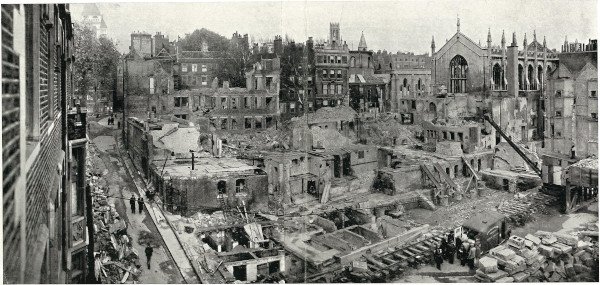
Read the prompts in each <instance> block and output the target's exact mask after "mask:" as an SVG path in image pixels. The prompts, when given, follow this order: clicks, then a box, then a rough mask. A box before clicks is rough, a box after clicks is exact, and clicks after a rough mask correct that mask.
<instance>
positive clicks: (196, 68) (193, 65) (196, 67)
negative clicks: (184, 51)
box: [192, 63, 198, 72]
mask: <svg viewBox="0 0 600 285" xmlns="http://www.w3.org/2000/svg"><path fill="white" fill-rule="evenodd" d="M192 72H198V64H195V63H193V64H192Z"/></svg>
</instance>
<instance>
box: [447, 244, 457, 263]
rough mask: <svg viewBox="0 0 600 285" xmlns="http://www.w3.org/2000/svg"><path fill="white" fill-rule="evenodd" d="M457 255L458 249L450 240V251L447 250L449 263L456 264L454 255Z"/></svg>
mask: <svg viewBox="0 0 600 285" xmlns="http://www.w3.org/2000/svg"><path fill="white" fill-rule="evenodd" d="M455 253H456V247H455V246H454V241H453V240H450V242H449V243H448V249H447V250H446V258H448V263H450V264H454V254H455Z"/></svg>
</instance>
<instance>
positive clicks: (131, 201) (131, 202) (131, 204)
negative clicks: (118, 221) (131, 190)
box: [129, 194, 136, 214]
mask: <svg viewBox="0 0 600 285" xmlns="http://www.w3.org/2000/svg"><path fill="white" fill-rule="evenodd" d="M135 202H136V201H135V195H133V194H132V195H131V198H130V199H129V205H130V206H131V213H132V214H135Z"/></svg>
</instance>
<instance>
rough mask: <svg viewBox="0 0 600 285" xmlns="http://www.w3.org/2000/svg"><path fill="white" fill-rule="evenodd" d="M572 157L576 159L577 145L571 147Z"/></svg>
mask: <svg viewBox="0 0 600 285" xmlns="http://www.w3.org/2000/svg"><path fill="white" fill-rule="evenodd" d="M571 158H572V159H574V158H575V145H573V146H572V147H571Z"/></svg>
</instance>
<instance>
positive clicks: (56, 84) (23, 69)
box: [2, 4, 93, 283]
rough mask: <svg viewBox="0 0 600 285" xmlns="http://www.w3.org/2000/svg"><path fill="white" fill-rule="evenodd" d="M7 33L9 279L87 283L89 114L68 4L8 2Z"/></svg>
mask: <svg viewBox="0 0 600 285" xmlns="http://www.w3.org/2000/svg"><path fill="white" fill-rule="evenodd" d="M2 34H3V36H2V55H3V56H2V68H3V73H2V84H3V88H2V102H3V103H2V120H3V124H2V133H3V134H4V135H3V136H2V153H3V155H2V165H3V189H4V198H3V201H4V206H3V217H4V221H3V230H4V241H3V249H4V252H3V256H4V261H3V266H4V267H3V274H4V282H6V283H86V282H87V281H88V280H89V279H87V278H88V276H87V274H88V273H89V271H88V268H89V267H88V264H89V263H88V261H89V259H88V258H89V257H91V251H93V241H92V240H93V239H92V238H90V237H89V232H88V231H89V230H92V232H93V228H92V227H89V223H88V214H87V211H86V204H87V203H88V202H86V201H87V200H88V199H87V197H89V196H88V195H89V194H90V193H88V192H87V191H88V190H86V184H87V182H86V175H85V168H86V148H87V139H86V112H85V110H83V109H80V108H77V107H75V108H73V104H72V103H73V101H74V100H73V86H74V82H73V74H72V65H73V60H74V58H73V52H74V50H73V30H72V21H71V13H70V11H69V5H68V4H39V5H38V4H35V5H33V4H31V5H4V4H3V5H2ZM89 243H92V244H89ZM89 248H91V250H90V251H89V252H90V254H88V250H89ZM92 260H93V257H92ZM92 264H93V261H92ZM92 272H93V270H92Z"/></svg>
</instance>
